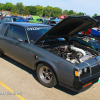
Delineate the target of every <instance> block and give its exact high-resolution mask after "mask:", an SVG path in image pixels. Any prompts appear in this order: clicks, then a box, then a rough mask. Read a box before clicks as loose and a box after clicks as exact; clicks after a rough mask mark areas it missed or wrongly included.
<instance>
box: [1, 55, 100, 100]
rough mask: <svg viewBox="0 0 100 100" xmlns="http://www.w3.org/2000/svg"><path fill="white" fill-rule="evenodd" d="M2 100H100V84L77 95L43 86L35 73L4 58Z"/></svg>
mask: <svg viewBox="0 0 100 100" xmlns="http://www.w3.org/2000/svg"><path fill="white" fill-rule="evenodd" d="M0 100H100V82H97V83H95V84H94V85H93V86H92V87H90V88H89V89H88V90H86V91H84V92H81V93H78V94H77V93H75V92H73V91H71V90H68V89H66V88H64V87H61V86H59V85H57V86H56V87H53V88H47V87H44V86H42V85H41V84H40V83H39V82H38V81H37V78H36V74H35V71H33V70H31V69H29V68H27V67H26V66H24V65H22V64H20V63H18V62H16V61H14V60H12V59H11V58H9V57H7V56H4V57H2V58H0Z"/></svg>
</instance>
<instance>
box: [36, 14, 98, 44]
mask: <svg viewBox="0 0 100 100" xmlns="http://www.w3.org/2000/svg"><path fill="white" fill-rule="evenodd" d="M97 24H98V22H97V21H96V20H94V19H92V18H90V17H88V16H68V17H66V18H65V19H64V20H62V21H61V22H59V23H58V24H57V25H55V26H54V27H53V28H51V29H50V30H49V31H48V32H46V33H45V34H44V35H43V36H42V37H40V38H39V39H38V40H37V41H36V42H35V44H37V43H38V42H40V41H43V40H45V39H46V38H53V37H58V38H64V37H69V38H71V37H72V36H73V35H76V34H77V33H78V32H80V31H86V30H88V29H91V28H93V27H94V26H96V25H97Z"/></svg>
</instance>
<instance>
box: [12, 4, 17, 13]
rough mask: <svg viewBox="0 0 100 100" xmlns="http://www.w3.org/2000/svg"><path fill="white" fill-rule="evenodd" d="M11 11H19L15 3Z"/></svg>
mask: <svg viewBox="0 0 100 100" xmlns="http://www.w3.org/2000/svg"><path fill="white" fill-rule="evenodd" d="M11 13H17V7H16V6H15V5H13V7H12V9H11Z"/></svg>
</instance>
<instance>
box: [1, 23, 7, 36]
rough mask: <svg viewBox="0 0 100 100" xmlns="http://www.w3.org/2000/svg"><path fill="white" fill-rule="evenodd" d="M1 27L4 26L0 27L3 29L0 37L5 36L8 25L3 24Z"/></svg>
mask: <svg viewBox="0 0 100 100" xmlns="http://www.w3.org/2000/svg"><path fill="white" fill-rule="evenodd" d="M1 25H3V27H2V26H0V27H1V30H0V35H3V34H4V33H5V31H6V28H7V24H1Z"/></svg>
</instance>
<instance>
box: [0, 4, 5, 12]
mask: <svg viewBox="0 0 100 100" xmlns="http://www.w3.org/2000/svg"><path fill="white" fill-rule="evenodd" d="M3 8H4V4H3V3H0V11H2V10H3Z"/></svg>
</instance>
